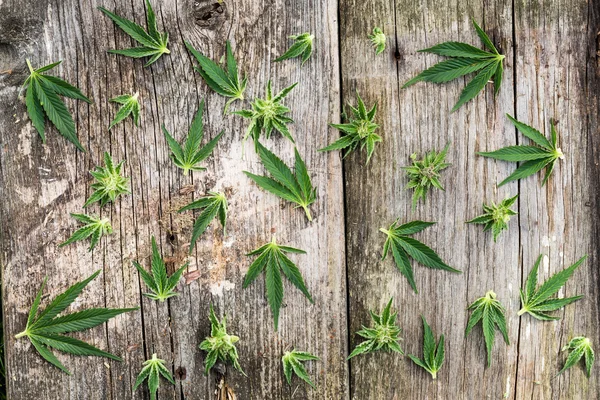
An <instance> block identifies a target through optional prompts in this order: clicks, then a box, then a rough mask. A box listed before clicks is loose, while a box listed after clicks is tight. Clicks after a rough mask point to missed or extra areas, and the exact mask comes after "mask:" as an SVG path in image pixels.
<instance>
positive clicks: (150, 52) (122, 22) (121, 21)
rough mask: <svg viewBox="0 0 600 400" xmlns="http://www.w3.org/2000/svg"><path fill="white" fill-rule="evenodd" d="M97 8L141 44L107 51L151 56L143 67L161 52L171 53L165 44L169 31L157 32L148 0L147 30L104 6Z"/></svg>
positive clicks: (135, 56) (149, 63) (134, 56)
mask: <svg viewBox="0 0 600 400" xmlns="http://www.w3.org/2000/svg"><path fill="white" fill-rule="evenodd" d="M98 10H100V11H102V12H103V13H104V14H105V15H106V16H107V17H108V18H110V19H111V20H113V22H114V23H115V24H117V26H118V27H119V28H121V29H122V30H123V32H125V33H126V34H128V35H129V36H131V38H132V39H133V40H135V41H136V42H138V43H139V44H140V45H141V46H140V47H133V48H131V49H124V50H109V51H108V52H109V53H113V54H120V55H123V56H127V57H133V58H142V57H151V58H150V60H148V62H147V63H146V65H144V67H147V66H149V65H151V64H153V63H154V62H155V61H156V60H158V59H159V58H160V56H162V55H163V54H169V53H171V51H169V49H168V48H167V45H168V44H169V33H168V32H164V33H160V32H158V27H157V26H156V15H155V14H154V10H153V9H152V6H151V5H150V1H149V0H146V14H147V17H146V26H147V27H148V31H147V32H146V31H145V30H144V28H142V27H141V26H139V25H138V24H136V23H135V22H133V21H129V20H128V19H125V18H123V17H120V16H118V15H116V14H114V13H112V12H110V11H108V10H107V9H106V8H104V7H98Z"/></svg>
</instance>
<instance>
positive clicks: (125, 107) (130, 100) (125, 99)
mask: <svg viewBox="0 0 600 400" xmlns="http://www.w3.org/2000/svg"><path fill="white" fill-rule="evenodd" d="M110 101H111V102H113V103H118V104H121V107H119V111H117V115H115V119H113V120H112V122H111V123H110V126H109V127H108V130H109V131H110V130H111V129H112V127H113V126H115V125H116V124H118V123H119V122H121V121H123V120H124V119H125V118H127V117H128V116H129V115H131V116H132V117H133V123H134V124H135V126H138V122H139V118H140V103H139V102H138V94H137V93H134V94H133V95H129V94H123V95H121V96H117V97H114V98H112V99H110Z"/></svg>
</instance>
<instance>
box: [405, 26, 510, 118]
mask: <svg viewBox="0 0 600 400" xmlns="http://www.w3.org/2000/svg"><path fill="white" fill-rule="evenodd" d="M472 21H473V26H474V27H475V30H476V31H477V35H479V38H480V39H481V41H482V42H483V44H484V45H485V47H487V48H488V49H489V50H490V51H491V52H487V51H484V50H481V49H478V48H477V47H473V46H471V45H470V44H466V43H460V42H444V43H440V44H438V45H435V46H433V47H430V48H428V49H423V50H419V51H420V52H425V53H433V54H437V55H440V56H445V57H450V58H449V59H447V60H445V61H442V62H440V63H437V64H435V65H434V66H433V67H430V68H428V69H426V70H425V71H423V72H421V73H420V74H419V75H417V76H416V77H414V78H413V79H411V80H409V81H408V82H406V83H405V84H404V86H402V88H407V87H409V86H411V85H414V84H415V83H417V82H421V81H425V82H434V83H443V82H449V81H451V80H453V79H456V78H459V77H461V76H463V75H467V74H470V73H473V72H477V71H479V72H477V75H475V78H473V79H472V80H471V81H470V82H469V83H468V84H467V86H465V88H464V89H463V91H462V92H461V94H460V97H459V98H458V102H457V103H456V104H455V105H454V107H453V108H452V112H454V111H456V110H458V109H459V108H460V106H462V105H463V104H465V103H466V102H468V101H469V100H471V99H473V98H474V97H475V96H477V94H478V93H479V92H481V91H482V90H483V88H484V87H485V85H486V84H487V83H488V81H489V80H490V79H492V80H493V81H494V94H497V93H498V91H499V90H500V84H501V83H502V73H503V67H502V62H503V61H504V55H502V54H500V53H498V50H496V47H494V44H493V43H492V41H491V40H490V38H489V37H488V36H487V35H486V34H485V32H484V31H483V30H482V29H481V28H480V27H479V25H477V23H476V22H475V20H472Z"/></svg>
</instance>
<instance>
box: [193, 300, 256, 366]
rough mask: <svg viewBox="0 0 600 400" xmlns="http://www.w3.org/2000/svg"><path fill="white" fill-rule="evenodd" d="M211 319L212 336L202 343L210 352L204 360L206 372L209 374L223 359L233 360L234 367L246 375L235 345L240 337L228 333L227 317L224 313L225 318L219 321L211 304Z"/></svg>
mask: <svg viewBox="0 0 600 400" xmlns="http://www.w3.org/2000/svg"><path fill="white" fill-rule="evenodd" d="M209 319H210V336H209V337H207V338H206V339H204V340H203V341H202V343H200V349H201V350H204V351H206V352H208V354H207V355H206V359H205V360H204V366H205V371H204V373H205V374H206V375H208V373H209V371H210V369H211V368H212V367H213V366H214V365H215V363H216V362H217V360H221V361H223V362H228V361H229V362H231V363H232V364H233V368H235V369H237V370H238V371H240V372H241V373H242V374H244V375H246V373H245V372H244V371H243V370H242V367H241V366H240V361H239V356H238V352H237V349H236V347H235V344H236V343H237V342H238V341H239V340H240V338H239V337H237V336H235V335H229V334H228V333H227V317H226V316H225V315H224V316H223V319H222V320H221V321H219V320H218V319H217V317H216V315H215V311H214V310H213V306H212V304H211V305H210V318H209Z"/></svg>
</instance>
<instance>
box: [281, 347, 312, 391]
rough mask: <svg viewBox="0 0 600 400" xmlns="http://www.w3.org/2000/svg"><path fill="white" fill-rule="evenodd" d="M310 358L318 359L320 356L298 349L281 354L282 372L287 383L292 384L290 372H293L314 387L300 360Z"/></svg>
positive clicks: (308, 359)
mask: <svg viewBox="0 0 600 400" xmlns="http://www.w3.org/2000/svg"><path fill="white" fill-rule="evenodd" d="M312 360H320V358H319V357H317V356H313V355H312V354H310V353H307V352H305V351H298V350H292V351H286V352H285V353H284V354H283V357H281V362H282V363H283V374H284V375H285V379H286V380H287V383H288V385H291V384H292V372H294V373H295V374H296V375H297V376H298V378H300V379H302V380H303V381H304V382H306V383H308V384H309V385H310V386H312V387H313V388H314V387H315V385H314V384H313V383H312V381H311V380H310V378H309V376H308V373H307V372H306V369H304V365H302V361H312Z"/></svg>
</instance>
